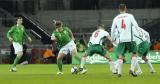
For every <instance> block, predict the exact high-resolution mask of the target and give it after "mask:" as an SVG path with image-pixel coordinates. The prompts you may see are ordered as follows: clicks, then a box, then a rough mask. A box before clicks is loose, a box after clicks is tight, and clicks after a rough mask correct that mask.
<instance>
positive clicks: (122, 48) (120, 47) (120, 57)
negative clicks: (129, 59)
mask: <svg viewBox="0 0 160 84" xmlns="http://www.w3.org/2000/svg"><path fill="white" fill-rule="evenodd" d="M123 53H125V43H119V44H118V46H117V54H118V60H117V72H118V77H121V75H122V65H123V58H124V57H123Z"/></svg>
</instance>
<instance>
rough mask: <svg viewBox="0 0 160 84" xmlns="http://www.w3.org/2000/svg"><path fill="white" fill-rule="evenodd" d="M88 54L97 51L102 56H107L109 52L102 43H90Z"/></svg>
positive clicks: (90, 54)
mask: <svg viewBox="0 0 160 84" xmlns="http://www.w3.org/2000/svg"><path fill="white" fill-rule="evenodd" d="M86 52H87V55H88V56H92V55H93V54H95V53H97V54H100V55H101V56H105V54H106V53H107V51H106V49H104V48H103V47H102V46H101V45H99V44H95V45H90V46H89V47H88V48H87V50H86Z"/></svg>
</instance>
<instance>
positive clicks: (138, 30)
mask: <svg viewBox="0 0 160 84" xmlns="http://www.w3.org/2000/svg"><path fill="white" fill-rule="evenodd" d="M130 19H131V22H132V25H133V26H134V27H135V29H136V31H137V32H138V34H139V35H142V33H141V32H140V31H141V30H140V27H139V26H138V23H137V22H136V20H135V18H134V16H133V15H131V14H130Z"/></svg>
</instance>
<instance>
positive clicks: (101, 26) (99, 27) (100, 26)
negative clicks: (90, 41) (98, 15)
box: [97, 24, 105, 29]
mask: <svg viewBox="0 0 160 84" xmlns="http://www.w3.org/2000/svg"><path fill="white" fill-rule="evenodd" d="M104 27H105V26H104V24H99V25H98V26H97V29H104Z"/></svg>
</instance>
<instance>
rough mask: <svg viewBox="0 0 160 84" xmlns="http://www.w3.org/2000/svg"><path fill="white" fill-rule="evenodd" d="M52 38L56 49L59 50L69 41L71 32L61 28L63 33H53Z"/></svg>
mask: <svg viewBox="0 0 160 84" xmlns="http://www.w3.org/2000/svg"><path fill="white" fill-rule="evenodd" d="M52 36H53V37H55V38H56V41H57V48H61V47H63V46H64V45H66V44H67V43H69V42H70V41H71V39H72V38H71V30H70V29H69V28H68V27H63V31H53V33H52Z"/></svg>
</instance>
